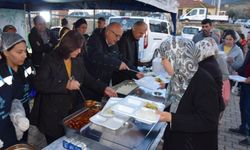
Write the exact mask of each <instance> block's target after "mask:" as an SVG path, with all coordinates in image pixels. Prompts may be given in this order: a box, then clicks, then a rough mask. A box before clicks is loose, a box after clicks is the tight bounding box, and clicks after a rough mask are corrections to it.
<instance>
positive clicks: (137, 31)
mask: <svg viewBox="0 0 250 150" xmlns="http://www.w3.org/2000/svg"><path fill="white" fill-rule="evenodd" d="M146 31H147V24H146V23H145V22H143V21H137V22H136V23H135V24H134V25H133V27H132V29H130V30H127V31H126V32H125V33H124V34H123V35H122V37H121V40H120V41H119V42H118V46H119V53H120V57H121V58H122V60H125V62H126V64H127V65H128V67H129V68H130V69H133V70H136V71H138V69H137V66H138V50H139V43H138V41H139V39H140V38H141V37H142V36H143V35H144V34H145V33H146ZM142 77H143V73H135V72H132V71H129V70H124V71H118V72H114V74H113V77H112V83H113V84H118V83H120V82H122V81H124V80H128V79H133V78H142Z"/></svg>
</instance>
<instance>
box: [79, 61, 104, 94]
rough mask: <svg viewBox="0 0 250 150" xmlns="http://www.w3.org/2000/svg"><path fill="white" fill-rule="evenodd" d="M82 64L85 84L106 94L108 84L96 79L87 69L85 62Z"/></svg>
mask: <svg viewBox="0 0 250 150" xmlns="http://www.w3.org/2000/svg"><path fill="white" fill-rule="evenodd" d="M81 66H82V70H83V73H84V79H83V82H84V83H83V84H84V86H85V87H87V88H90V89H92V90H94V91H96V92H98V93H99V94H104V90H105V88H106V87H107V86H106V85H105V84H104V83H102V82H101V81H97V80H95V79H94V78H93V77H92V76H91V75H90V74H89V73H88V71H87V70H86V68H85V65H84V63H82V65H81Z"/></svg>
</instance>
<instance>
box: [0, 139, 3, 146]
mask: <svg viewBox="0 0 250 150" xmlns="http://www.w3.org/2000/svg"><path fill="white" fill-rule="evenodd" d="M2 147H3V141H2V140H1V139H0V148H2Z"/></svg>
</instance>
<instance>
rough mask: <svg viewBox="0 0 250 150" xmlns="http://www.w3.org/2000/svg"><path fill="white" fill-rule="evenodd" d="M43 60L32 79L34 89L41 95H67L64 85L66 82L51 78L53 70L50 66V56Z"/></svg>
mask: <svg viewBox="0 0 250 150" xmlns="http://www.w3.org/2000/svg"><path fill="white" fill-rule="evenodd" d="M44 58H45V59H44V60H43V62H42V63H41V64H42V65H41V66H40V68H39V70H38V72H37V75H36V76H35V78H34V86H35V89H36V90H37V91H38V92H40V93H43V94H67V93H68V90H67V89H66V85H67V82H68V81H66V80H65V81H64V80H60V79H59V78H56V77H52V76H51V74H52V72H53V70H52V67H51V64H50V62H51V61H50V60H51V59H52V58H50V56H47V57H44Z"/></svg>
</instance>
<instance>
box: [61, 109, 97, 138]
mask: <svg viewBox="0 0 250 150" xmlns="http://www.w3.org/2000/svg"><path fill="white" fill-rule="evenodd" d="M99 111H100V107H98V106H94V107H91V108H83V109H81V110H79V111H76V112H75V113H73V114H71V115H69V116H67V117H66V118H64V119H63V126H64V129H65V135H66V136H67V137H71V136H72V135H73V134H74V133H79V132H80V129H81V128H82V127H84V126H85V125H87V124H88V123H89V122H90V120H89V118H90V117H92V116H93V115H95V114H96V113H98V112H99Z"/></svg>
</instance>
